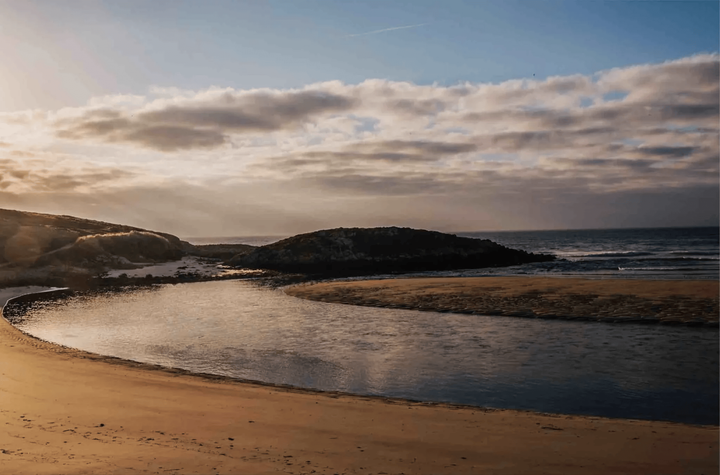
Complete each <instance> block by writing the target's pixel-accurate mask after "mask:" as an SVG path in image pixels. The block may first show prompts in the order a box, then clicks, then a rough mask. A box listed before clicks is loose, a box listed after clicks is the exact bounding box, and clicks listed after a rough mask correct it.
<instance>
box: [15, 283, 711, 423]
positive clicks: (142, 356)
mask: <svg viewBox="0 0 720 475" xmlns="http://www.w3.org/2000/svg"><path fill="white" fill-rule="evenodd" d="M16 326H17V327H18V328H20V329H21V330H23V331H25V332H28V333H30V334H31V335H33V336H36V337H38V338H41V339H43V340H47V341H50V342H53V343H59V344H62V345H66V346H70V347H73V348H78V349H81V350H85V351H90V352H94V353H99V354H103V355H108V356H114V357H119V358H124V359H130V360H135V361H140V362H144V363H150V364H158V365H163V366H168V367H176V368H182V369H186V370H189V371H193V372H199V373H211V374H218V375H223V376H230V377H234V378H241V379H246V380H257V381H262V382H267V383H274V384H284V385H291V386H297V387H301V388H311V389H319V390H325V391H342V392H348V393H355V394H361V395H377V396H387V397H399V398H406V399H413V400H420V401H433V402H447V403H455V404H468V405H473V406H482V407H494V408H505V409H524V410H534V411H541V412H550V413H563V414H583V415H594V416H604V417H621V418H634V419H648V420H668V421H676V422H685V423H694V424H713V425H716V424H718V331H717V330H713V329H706V328H678V327H665V326H629V325H611V324H603V323H595V322H564V321H544V320H527V319H516V318H509V317H485V316H477V315H456V314H446V313H442V314H441V313H433V312H417V311H412V310H397V309H378V308H366V307H355V306H349V305H338V304H327V303H320V302H311V301H306V300H300V299H297V298H294V297H290V296H287V295H285V294H284V293H283V292H282V291H280V290H273V289H267V288H259V287H257V286H255V285H253V284H252V283H250V282H247V281H221V282H203V283H192V284H177V285H160V286H153V287H148V288H140V289H135V290H132V291H129V292H122V293H107V294H94V295H77V296H74V297H71V298H69V299H66V300H63V301H57V302H46V303H42V304H38V305H36V306H35V308H33V309H32V310H31V311H30V312H28V313H27V314H26V315H25V318H24V319H23V320H22V321H20V322H19V323H16Z"/></svg>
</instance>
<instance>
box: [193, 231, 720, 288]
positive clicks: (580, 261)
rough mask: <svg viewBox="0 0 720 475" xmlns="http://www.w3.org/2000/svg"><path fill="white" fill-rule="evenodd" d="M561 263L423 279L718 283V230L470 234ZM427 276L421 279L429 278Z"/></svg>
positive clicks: (251, 240) (245, 240) (262, 239)
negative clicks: (542, 277)
mask: <svg viewBox="0 0 720 475" xmlns="http://www.w3.org/2000/svg"><path fill="white" fill-rule="evenodd" d="M457 234H458V235H459V236H465V237H473V238H480V239H490V240H491V241H495V242H497V243H499V244H502V245H504V246H507V247H511V248H514V249H523V250H526V251H528V252H536V253H537V252H541V253H549V254H554V255H556V256H557V257H558V258H559V259H560V260H558V261H555V262H545V263H538V264H528V265H523V266H514V267H504V268H499V269H480V270H470V271H455V272H440V273H427V274H431V275H468V276H469V275H552V276H563V275H564V276H582V277H589V278H618V277H619V278H640V279H681V280H685V279H714V280H718V279H719V278H720V235H719V233H718V228H716V227H706V228H645V229H586V230H565V231H504V232H468V233H457ZM284 237H286V236H246V237H226V238H220V237H217V238H194V239H190V241H191V242H193V243H195V244H212V243H221V242H226V243H240V244H252V245H255V246H262V245H265V244H269V243H271V242H275V241H279V240H280V239H282V238H284ZM427 274H425V275H427Z"/></svg>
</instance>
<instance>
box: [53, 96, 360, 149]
mask: <svg viewBox="0 0 720 475" xmlns="http://www.w3.org/2000/svg"><path fill="white" fill-rule="evenodd" d="M202 96H203V95H201V96H200V98H199V100H190V101H187V100H186V101H183V102H182V103H180V104H172V103H171V104H167V105H165V104H163V105H162V106H161V107H155V108H154V109H153V108H150V109H149V110H147V109H140V110H138V111H136V112H135V113H134V114H132V113H129V112H125V111H120V110H109V109H106V108H104V109H99V110H97V109H90V110H88V111H86V112H84V113H82V114H81V115H80V116H78V117H74V118H66V119H61V120H59V121H57V123H56V126H57V128H58V131H57V136H58V137H60V138H65V139H72V140H83V139H101V140H105V141H107V142H128V143H135V144H138V145H141V146H144V147H147V148H151V149H156V150H161V151H165V152H172V151H176V150H181V149H195V148H214V147H218V146H221V145H223V144H225V143H226V142H227V135H226V134H228V133H248V132H272V131H278V130H283V129H287V128H291V127H294V126H298V125H300V124H302V123H303V122H304V121H307V120H310V119H311V118H312V117H314V116H316V115H318V114H322V113H334V112H340V111H343V110H347V109H349V108H350V107H351V106H352V100H351V99H349V98H346V97H341V96H336V95H333V94H329V93H326V92H323V91H290V92H284V91H271V92H267V91H259V92H249V93H246V92H241V93H231V92H225V93H222V94H215V95H211V97H209V98H208V97H202ZM204 96H207V95H204ZM160 103H162V101H160Z"/></svg>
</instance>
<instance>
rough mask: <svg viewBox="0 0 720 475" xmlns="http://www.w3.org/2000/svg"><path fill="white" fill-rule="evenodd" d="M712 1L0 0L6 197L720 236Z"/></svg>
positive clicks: (370, 222)
mask: <svg viewBox="0 0 720 475" xmlns="http://www.w3.org/2000/svg"><path fill="white" fill-rule="evenodd" d="M718 5H719V3H718V2H715V1H703V2H693V1H674V2H672V1H662V2H660V1H634V2H624V1H593V0H575V1H564V2H561V1H545V0H527V1H515V0H502V1H500V0H498V1H490V0H485V1H481V0H476V1H466V2H460V1H451V0H449V1H442V2H441V1H423V0H414V1H362V2H360V1H329V0H327V1H310V0H307V1H253V2H241V1H220V0H214V1H211V2H200V1H179V0H172V1H162V0H153V1H147V0H142V1H141V0H124V1H99V0H86V1H81V0H76V1H72V2H56V1H33V0H24V1H22V2H18V1H14V0H0V41H2V44H3V48H2V49H0V175H1V176H2V178H0V207H7V208H20V209H27V210H32V211H40V212H51V213H63V214H75V215H79V216H85V217H90V218H97V219H103V220H106V221H118V222H124V223H127V224H133V225H137V226H143V227H148V228H152V229H159V230H164V231H168V232H175V233H177V234H181V235H185V236H188V235H190V236H199V235H203V234H211V235H242V234H272V233H279V234H289V233H293V232H305V231H312V230H314V229H319V228H323V227H335V226H380V225H407V226H413V227H424V228H431V229H439V230H449V231H452V230H473V229H477V230H483V229H487V230H495V229H553V228H584V227H594V228H597V227H632V226H675V225H677V226H688V225H717V223H718V214H719V213H718V207H719V205H718V201H719V200H720V192H719V187H718V168H719V163H718V162H720V158H719V157H718V147H719V146H718V107H719V106H718V95H719V93H718V90H719V89H720V84H718V82H719V81H720V80H719V79H718V77H720V73H719V68H720V66H719V64H720V63H719V61H718V54H717V51H718V43H719V41H720V40H719V36H718V31H719V29H718V18H719V17H720V10H719V7H718Z"/></svg>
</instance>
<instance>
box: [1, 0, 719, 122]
mask: <svg viewBox="0 0 720 475" xmlns="http://www.w3.org/2000/svg"><path fill="white" fill-rule="evenodd" d="M70 5H75V8H68V7H67V6H68V4H67V3H65V2H52V1H40V2H38V1H30V0H25V1H23V2H16V1H3V2H0V11H2V13H3V14H2V15H1V17H2V18H4V20H0V28H2V30H0V32H1V33H2V34H4V35H7V36H8V37H9V38H10V43H9V44H10V45H14V46H15V47H16V48H18V51H19V52H20V51H21V52H23V53H24V54H22V55H20V54H18V55H14V56H15V57H14V58H13V60H12V61H10V65H13V66H15V68H17V69H24V70H39V71H42V74H41V75H40V76H41V78H38V79H37V80H32V79H31V81H30V84H28V83H27V82H25V86H24V88H26V89H27V91H25V92H21V93H20V94H18V93H17V92H15V93H14V94H12V96H13V97H8V96H10V94H7V93H6V94H4V95H2V96H0V110H6V111H7V110H18V109H24V108H28V107H46V106H56V107H57V106H58V105H59V104H58V103H59V102H63V104H62V105H79V104H83V103H84V102H85V101H86V100H87V99H88V98H90V97H92V96H94V95H100V94H115V93H135V94H140V93H144V92H146V91H147V89H148V88H149V87H150V86H172V87H179V88H184V89H193V90H197V89H203V88H207V87H209V86H222V87H227V86H229V87H234V88H240V89H246V88H257V87H270V88H288V87H300V86H303V85H306V84H310V83H314V82H320V81H329V80H340V81H344V82H348V83H358V82H361V81H363V80H365V79H368V78H383V79H389V80H394V81H411V82H413V83H417V84H432V83H439V84H444V85H449V84H454V83H457V82H463V81H471V82H500V81H504V80H507V79H515V78H523V77H532V76H533V74H535V77H537V78H545V77H547V76H554V75H569V74H591V73H594V72H597V71H600V70H603V69H609V68H613V67H620V66H626V65H632V64H639V63H649V62H650V63H651V62H660V61H665V60H668V59H676V58H681V57H684V56H688V55H691V54H695V53H700V52H714V51H717V49H718V41H719V37H718V27H717V23H718V18H719V15H720V13H719V10H718V2H714V1H702V2H694V1H662V2H659V1H635V2H623V1H593V0H575V1H564V2H561V1H543V0H526V1H516V0H503V1H481V0H476V1H465V2H460V1H452V0H449V1H443V2H440V1H423V0H414V1H392V2H388V1H364V2H343V1H334V2H333V1H309V0H306V1H295V2H291V1H266V2H263V1H253V2H241V1H219V0H216V1H212V2H196V1H179V0H170V1H163V0H154V1H152V2H148V1H145V0H128V1H122V2H109V1H105V2H99V1H84V2H83V1H75V2H71V3H70ZM418 24H422V25H423V26H419V27H416V28H408V29H401V30H392V31H387V32H382V33H377V34H371V35H363V36H349V35H353V34H358V33H365V32H371V31H376V30H382V29H386V28H394V27H401V26H408V25H418ZM5 64H8V63H5ZM8 69H9V70H8ZM9 75H13V71H12V68H7V69H6V70H5V71H3V75H2V76H0V79H4V80H5V82H6V83H7V82H12V83H17V82H19V79H17V78H16V79H15V80H14V81H12V80H11V79H9V78H7V77H3V76H9ZM53 78H57V80H58V82H59V83H58V86H57V87H53V86H52V85H51V86H50V87H49V88H48V80H51V79H53ZM24 81H26V79H25V80H24ZM43 85H44V87H43Z"/></svg>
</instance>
